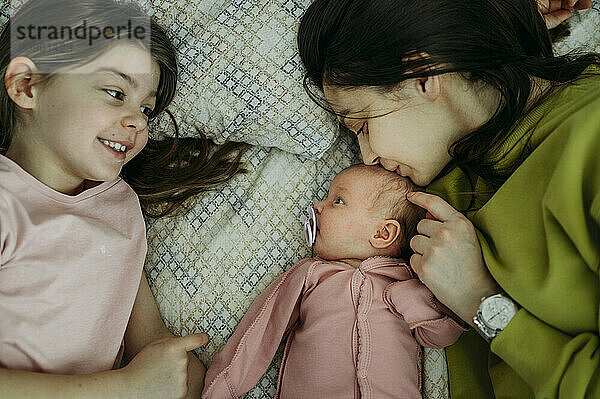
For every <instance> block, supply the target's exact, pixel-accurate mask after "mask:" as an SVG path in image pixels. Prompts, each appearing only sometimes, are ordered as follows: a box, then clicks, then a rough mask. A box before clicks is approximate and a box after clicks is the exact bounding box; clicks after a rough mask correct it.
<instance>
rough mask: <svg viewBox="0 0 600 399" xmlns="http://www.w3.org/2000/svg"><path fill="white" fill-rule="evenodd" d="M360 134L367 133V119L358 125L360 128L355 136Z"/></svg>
mask: <svg viewBox="0 0 600 399" xmlns="http://www.w3.org/2000/svg"><path fill="white" fill-rule="evenodd" d="M361 134H369V125H368V124H367V121H365V122H363V124H362V125H361V126H360V129H358V130H357V131H356V137H358V136H360V135H361Z"/></svg>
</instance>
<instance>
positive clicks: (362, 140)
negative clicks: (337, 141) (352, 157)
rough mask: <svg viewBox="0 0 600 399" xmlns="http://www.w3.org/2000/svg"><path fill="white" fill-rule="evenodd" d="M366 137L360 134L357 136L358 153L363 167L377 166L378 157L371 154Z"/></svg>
mask: <svg viewBox="0 0 600 399" xmlns="http://www.w3.org/2000/svg"><path fill="white" fill-rule="evenodd" d="M365 136H366V135H364V134H361V135H360V136H358V145H359V146H360V153H361V154H362V159H363V162H364V164H365V165H377V164H378V163H379V156H377V154H375V153H374V152H373V150H372V149H371V145H370V144H369V139H368V138H367V137H365Z"/></svg>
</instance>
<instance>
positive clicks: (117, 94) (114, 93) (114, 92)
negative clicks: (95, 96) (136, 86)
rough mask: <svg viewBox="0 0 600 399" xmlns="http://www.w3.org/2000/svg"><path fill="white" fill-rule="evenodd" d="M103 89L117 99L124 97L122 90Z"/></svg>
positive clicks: (121, 99) (120, 99)
mask: <svg viewBox="0 0 600 399" xmlns="http://www.w3.org/2000/svg"><path fill="white" fill-rule="evenodd" d="M104 91H105V92H107V93H108V95H109V96H111V97H113V98H115V99H117V100H119V101H123V100H124V99H125V93H123V92H122V91H119V90H114V89H105V90H104Z"/></svg>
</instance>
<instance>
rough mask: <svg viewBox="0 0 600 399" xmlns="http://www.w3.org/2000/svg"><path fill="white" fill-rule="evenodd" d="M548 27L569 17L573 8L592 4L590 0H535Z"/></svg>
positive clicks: (587, 6)
mask: <svg viewBox="0 0 600 399" xmlns="http://www.w3.org/2000/svg"><path fill="white" fill-rule="evenodd" d="M537 3H538V10H539V11H540V13H541V14H542V17H543V18H544V21H546V26H547V27H548V29H552V28H556V27H557V26H558V25H560V24H561V23H562V22H563V21H565V20H567V19H569V18H570V17H571V14H572V12H573V10H585V9H586V8H590V7H591V6H592V0H537Z"/></svg>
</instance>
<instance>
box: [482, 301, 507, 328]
mask: <svg viewBox="0 0 600 399" xmlns="http://www.w3.org/2000/svg"><path fill="white" fill-rule="evenodd" d="M482 305H483V306H482V308H481V316H482V319H483V322H484V323H485V324H486V325H487V326H488V327H489V328H492V329H494V330H502V329H504V327H506V326H507V325H508V322H509V321H510V320H511V319H512V318H513V316H514V315H515V313H516V308H515V306H514V305H513V303H512V302H511V301H510V299H507V298H504V297H502V296H492V297H490V298H487V299H486V300H485V301H484V302H483V304H482Z"/></svg>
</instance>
